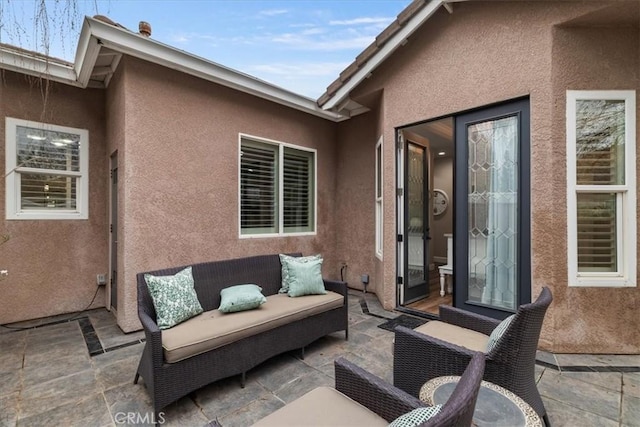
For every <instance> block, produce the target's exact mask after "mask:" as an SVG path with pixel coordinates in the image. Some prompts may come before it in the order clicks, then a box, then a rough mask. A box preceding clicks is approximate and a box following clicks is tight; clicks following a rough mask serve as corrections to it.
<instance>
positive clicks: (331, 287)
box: [322, 279, 347, 302]
mask: <svg viewBox="0 0 640 427" xmlns="http://www.w3.org/2000/svg"><path fill="white" fill-rule="evenodd" d="M322 280H323V281H324V288H325V289H326V290H328V291H333V292H336V293H338V294H340V295H344V297H345V302H346V298H347V282H340V281H339V280H327V279H322Z"/></svg>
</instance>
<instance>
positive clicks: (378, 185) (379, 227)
mask: <svg viewBox="0 0 640 427" xmlns="http://www.w3.org/2000/svg"><path fill="white" fill-rule="evenodd" d="M383 148H384V147H383V145H382V136H380V138H379V139H378V142H377V143H376V182H375V199H376V256H377V257H378V258H379V259H380V260H382V254H383V247H384V245H383V242H384V221H383V218H384V215H383V213H384V210H383V209H384V202H383V199H384V197H382V195H383V194H384V187H383V184H384V162H383V160H384V151H383ZM378 189H380V194H378Z"/></svg>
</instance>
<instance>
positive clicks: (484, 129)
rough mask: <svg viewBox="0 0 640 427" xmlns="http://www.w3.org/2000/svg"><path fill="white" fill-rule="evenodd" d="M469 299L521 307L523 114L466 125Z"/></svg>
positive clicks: (505, 307) (488, 303)
mask: <svg viewBox="0 0 640 427" xmlns="http://www.w3.org/2000/svg"><path fill="white" fill-rule="evenodd" d="M467 144H468V149H469V162H468V166H469V187H468V193H469V205H468V210H469V216H468V218H469V224H468V239H469V284H468V286H469V301H471V302H476V303H482V304H486V305H490V306H494V307H496V308H503V309H508V310H513V309H515V307H516V284H517V279H516V276H517V272H518V260H517V252H516V249H517V240H518V226H517V217H518V203H517V202H518V200H517V191H518V145H519V141H518V119H517V117H506V118H503V119H498V120H489V121H485V122H480V123H477V124H473V125H470V126H468V127H467Z"/></svg>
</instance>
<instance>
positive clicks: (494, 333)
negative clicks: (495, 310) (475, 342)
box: [487, 314, 516, 353]
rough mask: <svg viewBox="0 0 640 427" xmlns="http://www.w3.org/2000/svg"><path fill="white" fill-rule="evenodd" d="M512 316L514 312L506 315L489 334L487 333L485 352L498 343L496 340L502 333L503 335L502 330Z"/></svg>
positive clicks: (507, 325) (508, 323)
mask: <svg viewBox="0 0 640 427" xmlns="http://www.w3.org/2000/svg"><path fill="white" fill-rule="evenodd" d="M514 317H516V315H515V314H512V315H511V316H509V317H507V318H506V319H504V320H503V321H502V322H500V323H499V324H498V326H496V328H495V329H494V330H493V331H492V332H491V335H489V341H487V353H489V352H490V351H491V350H493V348H494V347H495V346H496V344H498V340H499V339H500V338H502V335H504V332H505V331H506V330H507V328H508V327H509V325H510V324H511V322H512V321H513V318H514Z"/></svg>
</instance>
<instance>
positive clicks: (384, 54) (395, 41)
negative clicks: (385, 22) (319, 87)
mask: <svg viewBox="0 0 640 427" xmlns="http://www.w3.org/2000/svg"><path fill="white" fill-rule="evenodd" d="M446 3H448V1H447V0H431V1H429V2H428V3H427V4H425V5H424V6H423V7H422V9H420V10H419V11H418V12H416V14H415V15H414V16H413V17H411V18H410V20H409V21H408V22H407V24H406V25H404V26H403V27H402V28H401V29H400V30H398V32H397V33H395V34H394V35H393V36H391V38H390V39H389V40H388V41H387V42H386V43H385V44H384V45H383V46H382V47H381V48H380V49H379V50H378V51H377V52H376V53H375V54H373V56H372V57H371V58H370V59H369V60H368V61H367V62H366V63H364V64H363V65H362V66H361V67H360V68H359V69H358V71H356V72H355V73H354V74H353V75H352V76H351V77H350V78H349V80H348V81H346V82H345V83H344V84H343V85H342V86H340V87H339V88H338V89H337V90H336V92H335V93H333V94H332V95H330V96H329V97H328V99H327V100H326V101H325V102H323V103H322V108H323V109H325V110H328V111H333V110H335V109H336V108H337V107H338V106H339V105H341V104H342V103H343V102H344V101H345V100H346V99H347V98H348V97H349V94H350V93H351V91H352V90H353V89H355V88H356V87H357V86H358V85H359V84H360V83H362V81H363V80H365V79H366V78H367V77H368V76H370V75H371V73H372V72H373V71H374V70H375V69H376V68H377V67H378V66H379V65H380V64H382V63H383V62H384V60H385V59H387V58H388V57H389V56H390V55H391V54H392V53H393V52H395V51H396V49H398V48H399V47H400V46H402V45H403V44H404V43H405V41H406V40H407V39H408V38H409V36H411V34H413V33H414V32H415V31H416V30H417V29H418V28H420V26H421V25H422V24H424V22H425V21H427V20H428V19H429V18H430V17H431V16H432V15H433V14H434V13H435V12H436V11H437V10H438V8H440V6H442V5H443V4H446Z"/></svg>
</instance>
